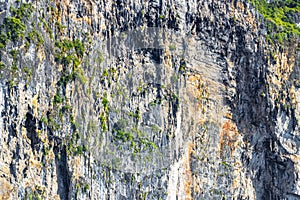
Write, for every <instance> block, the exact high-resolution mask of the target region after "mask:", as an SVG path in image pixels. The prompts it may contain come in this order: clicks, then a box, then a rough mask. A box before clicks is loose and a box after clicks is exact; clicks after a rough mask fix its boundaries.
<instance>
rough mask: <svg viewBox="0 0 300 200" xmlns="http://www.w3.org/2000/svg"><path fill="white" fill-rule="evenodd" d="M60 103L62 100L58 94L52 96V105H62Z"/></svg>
mask: <svg viewBox="0 0 300 200" xmlns="http://www.w3.org/2000/svg"><path fill="white" fill-rule="evenodd" d="M62 102H63V98H62V97H61V96H60V95H59V94H56V95H55V96H54V104H58V103H62Z"/></svg>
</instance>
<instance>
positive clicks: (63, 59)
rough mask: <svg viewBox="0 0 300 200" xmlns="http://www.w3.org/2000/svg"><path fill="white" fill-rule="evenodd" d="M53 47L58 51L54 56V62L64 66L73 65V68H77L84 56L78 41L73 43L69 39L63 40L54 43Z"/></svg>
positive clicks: (82, 46)
mask: <svg viewBox="0 0 300 200" xmlns="http://www.w3.org/2000/svg"><path fill="white" fill-rule="evenodd" d="M55 46H56V47H57V48H58V49H59V51H58V52H57V54H56V55H55V61H56V62H59V63H61V64H63V65H65V66H67V65H69V64H71V63H73V66H74V67H78V66H79V64H80V62H81V58H82V57H83V55H84V52H85V48H84V45H83V43H82V42H80V40H78V39H75V40H74V41H72V40H69V39H63V40H60V41H56V42H55Z"/></svg>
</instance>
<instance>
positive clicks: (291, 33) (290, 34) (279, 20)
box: [250, 0, 300, 43]
mask: <svg viewBox="0 0 300 200" xmlns="http://www.w3.org/2000/svg"><path fill="white" fill-rule="evenodd" d="M250 2H252V3H253V5H254V6H255V7H256V8H257V10H258V11H259V12H260V13H261V14H262V15H263V17H264V18H265V19H266V21H267V30H268V36H267V39H268V40H269V41H272V40H271V39H276V40H277V41H278V42H279V43H282V42H284V41H287V40H288V39H289V38H294V37H299V36H300V28H299V27H297V25H296V24H295V22H294V19H293V16H294V15H296V14H298V15H299V14H300V2H299V1H294V0H275V1H274V2H271V3H268V2H267V0H250Z"/></svg>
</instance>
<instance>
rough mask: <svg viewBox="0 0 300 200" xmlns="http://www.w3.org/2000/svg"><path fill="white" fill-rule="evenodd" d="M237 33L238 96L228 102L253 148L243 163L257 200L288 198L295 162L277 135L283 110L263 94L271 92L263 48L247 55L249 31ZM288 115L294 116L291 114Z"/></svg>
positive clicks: (235, 119)
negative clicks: (246, 37) (273, 104)
mask: <svg viewBox="0 0 300 200" xmlns="http://www.w3.org/2000/svg"><path fill="white" fill-rule="evenodd" d="M235 34H236V37H237V38H238V41H237V45H236V49H235V50H234V52H235V53H234V54H233V55H232V56H231V61H232V62H233V63H234V66H236V69H235V70H236V74H235V77H234V78H235V80H236V88H235V89H236V95H234V96H232V95H231V96H230V97H229V95H228V99H227V102H228V103H229V105H230V107H231V110H232V113H233V120H234V121H235V122H236V125H237V128H238V130H239V133H240V134H243V137H244V141H247V142H248V143H249V144H250V147H251V149H253V150H252V155H251V157H250V156H242V159H243V164H244V167H245V168H247V170H248V172H250V173H249V174H253V175H249V176H251V177H250V178H251V179H252V182H253V186H254V189H255V192H256V198H257V199H264V200H276V199H286V198H288V194H292V193H293V188H294V186H295V183H296V171H295V165H294V163H293V161H292V160H291V159H290V158H288V156H287V155H288V151H287V150H286V149H285V148H284V147H283V146H282V144H281V142H280V138H278V136H277V135H276V132H275V128H276V124H277V113H278V112H283V111H282V110H278V109H277V108H275V109H272V107H271V104H270V99H268V96H267V95H261V94H262V93H264V94H268V92H269V91H268V87H267V86H266V85H267V84H268V83H267V79H266V76H267V74H266V73H267V71H268V69H267V68H268V66H267V60H266V59H265V56H264V49H263V47H262V46H261V45H258V46H259V48H261V49H258V51H257V52H254V53H253V52H248V51H247V50H246V40H245V34H246V30H244V29H243V27H236V33H235ZM224 84H225V85H226V83H224ZM227 86H228V87H232V86H230V85H227ZM228 100H229V101H228ZM286 114H287V115H291V114H292V112H289V113H286ZM290 117H291V118H293V117H292V116H290ZM292 127H294V126H292ZM291 131H293V130H291ZM246 151H250V149H246ZM285 155H286V156H285Z"/></svg>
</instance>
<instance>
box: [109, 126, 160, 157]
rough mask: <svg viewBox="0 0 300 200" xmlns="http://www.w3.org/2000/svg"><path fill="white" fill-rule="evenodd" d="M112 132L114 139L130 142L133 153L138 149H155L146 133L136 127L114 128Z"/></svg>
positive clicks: (138, 150)
mask: <svg viewBox="0 0 300 200" xmlns="http://www.w3.org/2000/svg"><path fill="white" fill-rule="evenodd" d="M113 132H114V134H115V137H114V139H115V140H116V141H121V142H123V143H126V142H130V148H132V149H133V150H134V153H138V152H140V149H145V150H146V149H150V151H152V150H153V149H157V146H156V144H155V143H154V142H152V141H150V139H148V138H147V137H146V133H144V132H142V131H140V130H139V129H137V128H132V129H131V131H126V130H123V129H119V130H116V129H114V130H113Z"/></svg>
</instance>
